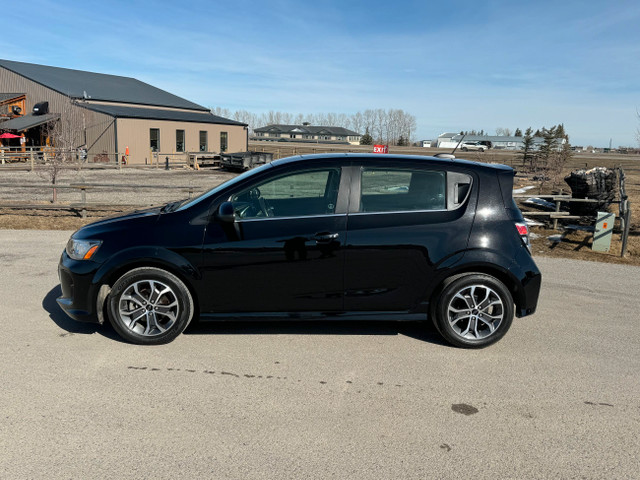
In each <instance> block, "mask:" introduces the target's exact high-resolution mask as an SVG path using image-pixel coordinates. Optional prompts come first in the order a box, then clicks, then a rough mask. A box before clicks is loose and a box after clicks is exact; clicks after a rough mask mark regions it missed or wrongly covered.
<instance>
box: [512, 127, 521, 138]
mask: <svg viewBox="0 0 640 480" xmlns="http://www.w3.org/2000/svg"><path fill="white" fill-rule="evenodd" d="M513 136H514V137H521V136H522V130H520V129H519V128H516V132H515V133H514V134H513Z"/></svg>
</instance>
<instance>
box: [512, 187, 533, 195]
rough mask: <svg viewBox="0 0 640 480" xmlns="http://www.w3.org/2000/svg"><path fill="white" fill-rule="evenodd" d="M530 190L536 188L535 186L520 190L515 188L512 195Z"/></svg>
mask: <svg viewBox="0 0 640 480" xmlns="http://www.w3.org/2000/svg"><path fill="white" fill-rule="evenodd" d="M532 188H536V187H535V185H528V186H526V187H522V188H516V189H515V190H514V191H513V193H526V191H527V190H531V189H532Z"/></svg>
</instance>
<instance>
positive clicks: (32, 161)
mask: <svg viewBox="0 0 640 480" xmlns="http://www.w3.org/2000/svg"><path fill="white" fill-rule="evenodd" d="M30 150H31V171H32V172H33V168H34V167H33V164H34V163H35V162H34V158H33V147H30Z"/></svg>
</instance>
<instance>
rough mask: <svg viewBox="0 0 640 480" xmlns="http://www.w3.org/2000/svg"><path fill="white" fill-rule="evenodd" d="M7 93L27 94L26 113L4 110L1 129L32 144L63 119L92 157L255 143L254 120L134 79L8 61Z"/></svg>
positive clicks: (145, 159)
mask: <svg viewBox="0 0 640 480" xmlns="http://www.w3.org/2000/svg"><path fill="white" fill-rule="evenodd" d="M3 94H5V97H6V98H7V99H8V98H9V97H12V98H18V96H21V97H20V98H23V105H24V108H23V109H21V112H19V113H18V112H17V110H16V109H10V108H8V107H7V108H6V109H5V110H6V111H0V131H3V132H10V133H14V134H17V135H21V136H22V137H24V140H21V143H22V145H23V146H24V147H25V148H29V147H39V146H44V145H46V144H47V143H48V142H50V141H51V140H52V139H51V138H50V132H51V130H52V125H55V124H56V122H57V125H58V126H59V127H60V126H62V127H64V128H66V130H67V131H71V132H72V133H71V135H70V136H71V137H72V140H71V141H70V142H68V143H69V144H70V145H71V147H72V148H78V149H80V148H86V149H87V152H88V154H87V157H88V161H89V162H92V161H104V160H105V159H107V158H108V159H109V160H110V161H114V160H115V159H116V158H118V157H120V158H121V156H122V155H124V154H125V152H126V151H127V149H128V151H129V156H128V161H129V163H138V164H143V163H150V162H151V156H152V152H158V153H159V154H161V155H162V154H173V153H181V152H209V153H216V154H217V153H222V152H244V151H246V150H247V140H248V133H247V132H248V130H247V125H246V124H243V123H240V122H236V121H233V120H230V119H227V118H223V117H218V116H216V115H212V114H211V112H210V111H209V110H208V109H207V108H205V107H203V106H201V105H197V104H195V103H193V102H190V101H188V100H185V99H184V98H181V97H178V96H176V95H173V94H171V93H169V92H167V91H164V90H161V89H159V88H156V87H154V86H152V85H149V84H147V83H144V82H141V81H139V80H136V79H134V78H129V77H121V76H117V75H108V74H102V73H93V72H85V71H81V70H70V69H66V68H59V67H49V66H44V65H36V64H30V63H23V62H15V61H10V60H0V98H2V95H3ZM7 105H9V104H8V103H7ZM0 108H2V106H0Z"/></svg>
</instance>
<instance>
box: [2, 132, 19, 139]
mask: <svg viewBox="0 0 640 480" xmlns="http://www.w3.org/2000/svg"><path fill="white" fill-rule="evenodd" d="M0 138H20V135H14V134H13V133H3V134H2V135H0Z"/></svg>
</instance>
